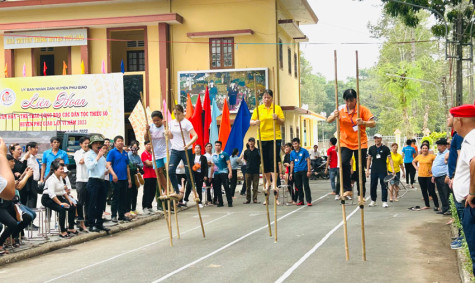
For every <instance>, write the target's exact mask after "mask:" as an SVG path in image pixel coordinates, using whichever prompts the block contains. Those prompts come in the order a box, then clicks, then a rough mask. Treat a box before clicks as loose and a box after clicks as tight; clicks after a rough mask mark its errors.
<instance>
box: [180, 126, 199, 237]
mask: <svg viewBox="0 0 475 283" xmlns="http://www.w3.org/2000/svg"><path fill="white" fill-rule="evenodd" d="M176 120H177V121H178V118H177V119H176ZM178 125H179V126H180V132H181V138H182V140H183V146H184V147H185V156H186V163H187V164H188V172H189V174H190V182H191V188H192V190H193V195H194V196H195V202H196V209H197V210H198V216H199V218H200V224H201V232H202V234H203V238H205V237H206V235H205V227H204V226H203V219H202V218H201V211H200V206H199V204H198V203H199V201H200V198H199V197H198V195H197V193H196V187H195V181H194V178H193V171H192V170H191V164H190V157H189V156H188V149H187V148H186V142H185V136H184V135H183V129H182V128H181V122H180V121H178ZM185 167H186V166H185Z"/></svg>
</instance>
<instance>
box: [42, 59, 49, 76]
mask: <svg viewBox="0 0 475 283" xmlns="http://www.w3.org/2000/svg"><path fill="white" fill-rule="evenodd" d="M47 69H48V67H46V61H43V76H46V70H47Z"/></svg>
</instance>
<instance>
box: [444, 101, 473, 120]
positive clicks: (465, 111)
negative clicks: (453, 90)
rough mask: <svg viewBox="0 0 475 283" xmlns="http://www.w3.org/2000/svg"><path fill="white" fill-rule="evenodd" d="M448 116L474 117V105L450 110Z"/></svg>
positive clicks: (465, 105)
mask: <svg viewBox="0 0 475 283" xmlns="http://www.w3.org/2000/svg"><path fill="white" fill-rule="evenodd" d="M450 114H452V115H453V116H454V117H465V118H467V117H475V105H472V104H464V105H461V106H457V107H453V108H452V109H450Z"/></svg>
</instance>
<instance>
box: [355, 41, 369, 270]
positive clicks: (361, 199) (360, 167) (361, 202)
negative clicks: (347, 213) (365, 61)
mask: <svg viewBox="0 0 475 283" xmlns="http://www.w3.org/2000/svg"><path fill="white" fill-rule="evenodd" d="M355 52H356V107H357V115H358V119H359V118H361V115H360V114H361V113H360V79H359V75H360V71H359V67H358V50H356V51H355ZM362 164H363V160H362V159H361V126H359V125H358V183H359V185H360V195H359V206H360V211H361V244H362V248H363V261H366V239H365V230H364V189H363V165H362Z"/></svg>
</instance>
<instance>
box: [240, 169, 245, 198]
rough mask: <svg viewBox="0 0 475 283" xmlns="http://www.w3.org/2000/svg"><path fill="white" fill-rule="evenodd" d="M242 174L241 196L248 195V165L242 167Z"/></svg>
mask: <svg viewBox="0 0 475 283" xmlns="http://www.w3.org/2000/svg"><path fill="white" fill-rule="evenodd" d="M241 172H242V187H241V193H240V194H241V195H244V194H246V165H241Z"/></svg>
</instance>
